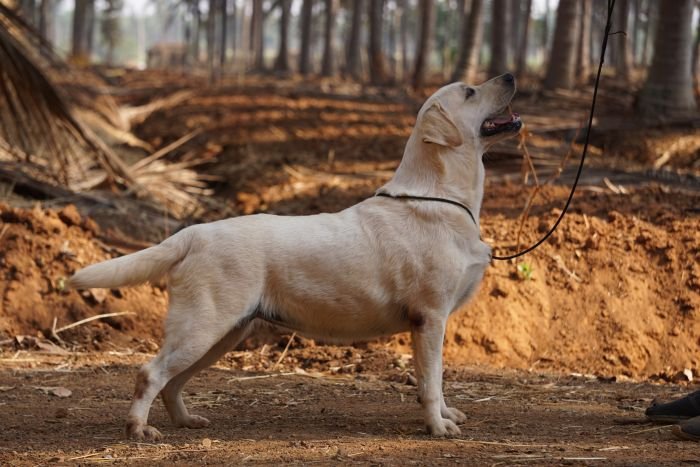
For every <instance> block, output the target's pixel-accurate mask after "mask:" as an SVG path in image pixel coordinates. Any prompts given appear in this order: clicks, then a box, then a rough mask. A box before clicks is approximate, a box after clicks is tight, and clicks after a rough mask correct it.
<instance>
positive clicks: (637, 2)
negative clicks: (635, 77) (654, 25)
mask: <svg viewBox="0 0 700 467" xmlns="http://www.w3.org/2000/svg"><path fill="white" fill-rule="evenodd" d="M632 9H633V10H634V13H633V14H632V18H634V20H633V23H632V34H631V36H632V65H633V66H634V65H637V64H638V63H639V61H638V58H639V32H640V29H641V24H642V22H641V17H642V0H634V1H633V2H632Z"/></svg>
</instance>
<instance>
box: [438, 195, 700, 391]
mask: <svg viewBox="0 0 700 467" xmlns="http://www.w3.org/2000/svg"><path fill="white" fill-rule="evenodd" d="M567 190H568V189H567V188H566V187H549V188H548V189H546V190H544V192H543V198H544V199H545V200H553V199H563V198H564V197H565V195H566V194H567V193H566V192H567ZM494 191H495V193H496V194H495V195H494V193H493V192H494ZM486 196H487V199H486V205H485V209H484V215H483V216H482V219H483V226H482V235H483V236H484V238H485V240H486V241H487V242H488V243H490V244H492V245H494V244H495V245H509V244H512V243H513V239H515V238H516V236H517V230H518V227H519V222H517V221H516V220H515V219H514V218H513V216H512V215H508V213H506V212H505V210H504V208H503V206H504V204H506V203H504V200H508V204H511V205H513V206H522V205H524V203H525V199H526V196H527V192H523V189H522V186H521V185H506V186H499V187H492V188H491V189H487V195H486ZM697 202H698V196H697V194H694V193H681V192H669V191H668V190H666V189H662V188H661V187H647V188H640V189H635V190H630V193H629V194H628V195H619V194H613V193H611V192H609V191H606V192H598V191H593V192H590V191H589V192H581V193H580V194H579V195H578V196H577V198H576V200H575V202H574V206H575V209H574V210H573V212H570V213H569V214H567V217H566V218H565V220H564V222H563V223H562V224H561V226H560V228H559V229H558V231H557V232H556V233H555V234H554V237H553V238H552V239H551V240H550V241H549V242H546V243H544V244H543V245H542V246H541V247H540V248H538V249H537V250H536V251H535V252H533V253H531V254H529V255H527V256H525V257H523V258H521V259H520V260H519V261H518V262H517V263H508V262H503V261H495V262H494V264H493V267H491V268H490V269H489V270H488V272H487V274H486V278H485V280H484V282H483V284H482V288H481V291H480V293H479V295H478V296H477V297H476V298H475V300H473V301H472V303H471V304H469V305H467V306H466V307H465V308H464V309H463V310H461V311H460V312H458V313H456V314H455V316H454V317H453V318H452V319H451V320H450V323H449V326H448V332H447V337H446V340H447V343H446V357H447V359H449V360H450V361H452V362H462V363H467V362H469V363H475V362H479V363H486V364H489V365H498V366H503V367H518V368H531V367H536V368H538V369H553V370H560V369H566V370H568V371H577V372H582V373H597V374H605V375H624V376H628V377H635V378H639V377H649V376H653V375H659V376H662V377H663V376H666V375H671V376H672V375H674V374H676V373H677V372H678V371H682V370H683V369H686V368H688V369H692V370H693V373H694V374H695V375H697V374H698V370H700V365H699V363H698V362H700V352H698V348H699V346H700V320H698V313H699V312H700V263H699V261H698V258H700V230H699V229H698V225H699V222H698V220H699V219H698V212H697ZM552 204H553V205H555V206H556V205H561V204H560V203H559V202H553V203H552ZM552 204H550V203H546V204H545V207H544V208H543V209H542V213H541V214H535V215H533V216H531V217H530V219H529V220H528V222H527V223H526V224H525V226H524V228H523V232H524V234H523V235H524V240H523V244H525V245H530V244H532V242H534V241H535V240H536V239H537V238H538V237H540V236H541V235H542V234H543V233H544V232H546V231H547V229H548V228H549V226H550V225H552V224H553V222H554V220H555V219H556V216H557V215H558V213H559V211H557V210H556V209H553V208H547V207H546V206H547V205H550V206H551V205H552ZM547 209H549V210H547ZM498 252H499V253H501V254H503V253H504V251H503V250H501V249H498Z"/></svg>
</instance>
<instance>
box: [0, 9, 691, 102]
mask: <svg viewBox="0 0 700 467" xmlns="http://www.w3.org/2000/svg"><path fill="white" fill-rule="evenodd" d="M0 1H3V2H4V3H7V2H8V0H0ZM12 3H13V7H14V8H16V9H17V10H18V11H19V12H20V13H21V14H22V16H23V17H24V18H25V19H26V20H27V21H28V22H29V23H30V24H32V25H34V27H35V28H36V29H37V30H38V31H39V33H40V34H41V35H42V36H43V37H44V38H46V39H47V40H49V41H55V40H56V33H55V27H56V26H55V24H56V17H57V15H58V12H60V11H64V15H70V16H71V21H70V29H71V34H70V44H65V45H69V47H67V48H68V53H69V55H70V56H71V57H72V60H73V61H74V62H77V63H88V62H91V61H101V62H104V63H107V64H114V63H115V51H116V50H118V49H119V47H120V44H121V43H123V42H124V38H125V37H133V36H137V37H139V36H140V35H141V36H144V37H145V35H144V33H142V34H140V35H139V33H138V31H135V29H138V22H137V21H136V20H135V19H134V18H133V17H134V13H133V11H132V18H129V17H128V16H127V15H125V14H124V13H123V11H124V9H125V0H63V1H61V0H15V1H13V2H12ZM126 3H127V4H128V5H127V6H130V7H132V10H133V8H134V7H135V6H138V5H140V4H142V6H143V8H144V10H146V9H148V8H150V9H151V10H153V11H154V13H152V16H154V17H155V18H156V21H152V22H151V23H149V24H150V25H153V26H155V29H156V30H157V31H155V34H154V31H148V32H149V33H150V37H151V38H152V40H151V41H150V42H151V44H149V45H150V46H149V55H148V61H149V65H151V66H159V67H175V68H183V69H190V70H195V71H199V70H201V69H202V68H203V67H206V68H205V69H206V70H207V72H208V73H209V74H210V75H211V76H212V77H213V78H214V79H216V78H218V77H221V76H222V75H225V74H227V73H269V74H276V75H280V76H287V75H290V74H293V73H299V74H300V75H302V76H310V75H319V76H323V77H331V76H340V77H342V78H345V79H352V80H356V81H362V82H369V83H372V84H375V85H399V84H410V85H411V86H413V87H416V88H418V87H421V86H423V85H424V84H425V83H426V81H429V82H431V83H440V82H446V81H456V80H463V81H467V82H474V81H475V80H478V79H479V77H478V74H479V73H483V72H486V73H487V74H488V75H489V76H493V75H497V74H500V73H503V72H505V71H514V72H516V73H518V74H519V75H525V74H528V75H532V76H535V77H539V78H541V80H542V84H543V86H544V87H546V88H562V89H572V88H574V87H576V86H579V85H582V84H587V83H590V80H591V77H592V73H593V72H594V71H595V70H594V68H595V66H596V65H597V60H598V54H599V53H600V50H599V49H600V43H601V40H602V35H603V29H604V25H605V20H606V13H607V5H608V2H607V1H604V0H559V1H558V2H557V1H556V0H355V1H350V0H150V1H149V0H143V1H142V2H139V1H137V0H131V1H126ZM698 9H700V2H698V1H697V0H617V2H616V7H615V15H614V27H613V31H615V32H617V31H624V34H622V33H618V34H615V35H614V36H611V38H610V44H609V54H608V57H606V62H607V64H608V70H609V72H610V73H613V74H614V77H615V79H616V80H617V81H618V82H621V83H625V82H638V81H639V80H640V79H642V78H643V77H644V76H645V75H646V79H645V81H644V85H643V86H642V89H641V91H640V93H639V108H640V109H642V110H649V111H653V112H659V111H662V112H665V113H675V112H687V111H693V110H695V109H696V108H697V103H696V100H695V96H694V94H695V92H696V91H694V85H695V87H696V88H695V89H697V87H698V79H697V77H698V74H700V65H699V62H700V61H699V60H698V55H699V54H700V21H698V19H697V18H698ZM149 29H152V28H149ZM138 47H141V48H142V49H145V48H146V47H147V46H146V44H143V43H140V44H138ZM123 61H127V60H123ZM132 61H133V60H132ZM694 82H695V84H694Z"/></svg>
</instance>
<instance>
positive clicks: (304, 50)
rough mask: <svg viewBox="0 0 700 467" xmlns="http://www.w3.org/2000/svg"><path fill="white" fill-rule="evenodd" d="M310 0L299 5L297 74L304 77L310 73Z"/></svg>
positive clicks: (311, 5)
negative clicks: (299, 43)
mask: <svg viewBox="0 0 700 467" xmlns="http://www.w3.org/2000/svg"><path fill="white" fill-rule="evenodd" d="M313 6H314V5H313V1H312V0H304V3H302V5H301V26H300V27H301V46H300V49H299V73H301V74H302V75H303V76H306V75H307V74H309V72H310V71H311V13H312V9H313Z"/></svg>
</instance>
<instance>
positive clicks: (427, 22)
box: [412, 0, 435, 88]
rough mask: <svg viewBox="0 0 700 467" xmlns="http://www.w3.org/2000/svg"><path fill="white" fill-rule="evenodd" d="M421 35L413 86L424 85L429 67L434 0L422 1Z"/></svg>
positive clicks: (417, 49)
mask: <svg viewBox="0 0 700 467" xmlns="http://www.w3.org/2000/svg"><path fill="white" fill-rule="evenodd" d="M420 19H421V27H420V36H419V37H418V44H417V48H416V67H415V69H414V70H413V82H412V84H413V87H414V88H419V87H421V86H423V83H424V81H425V70H426V68H427V61H428V55H429V53H430V42H431V38H432V35H433V23H434V22H435V8H434V4H433V0H421V1H420Z"/></svg>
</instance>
